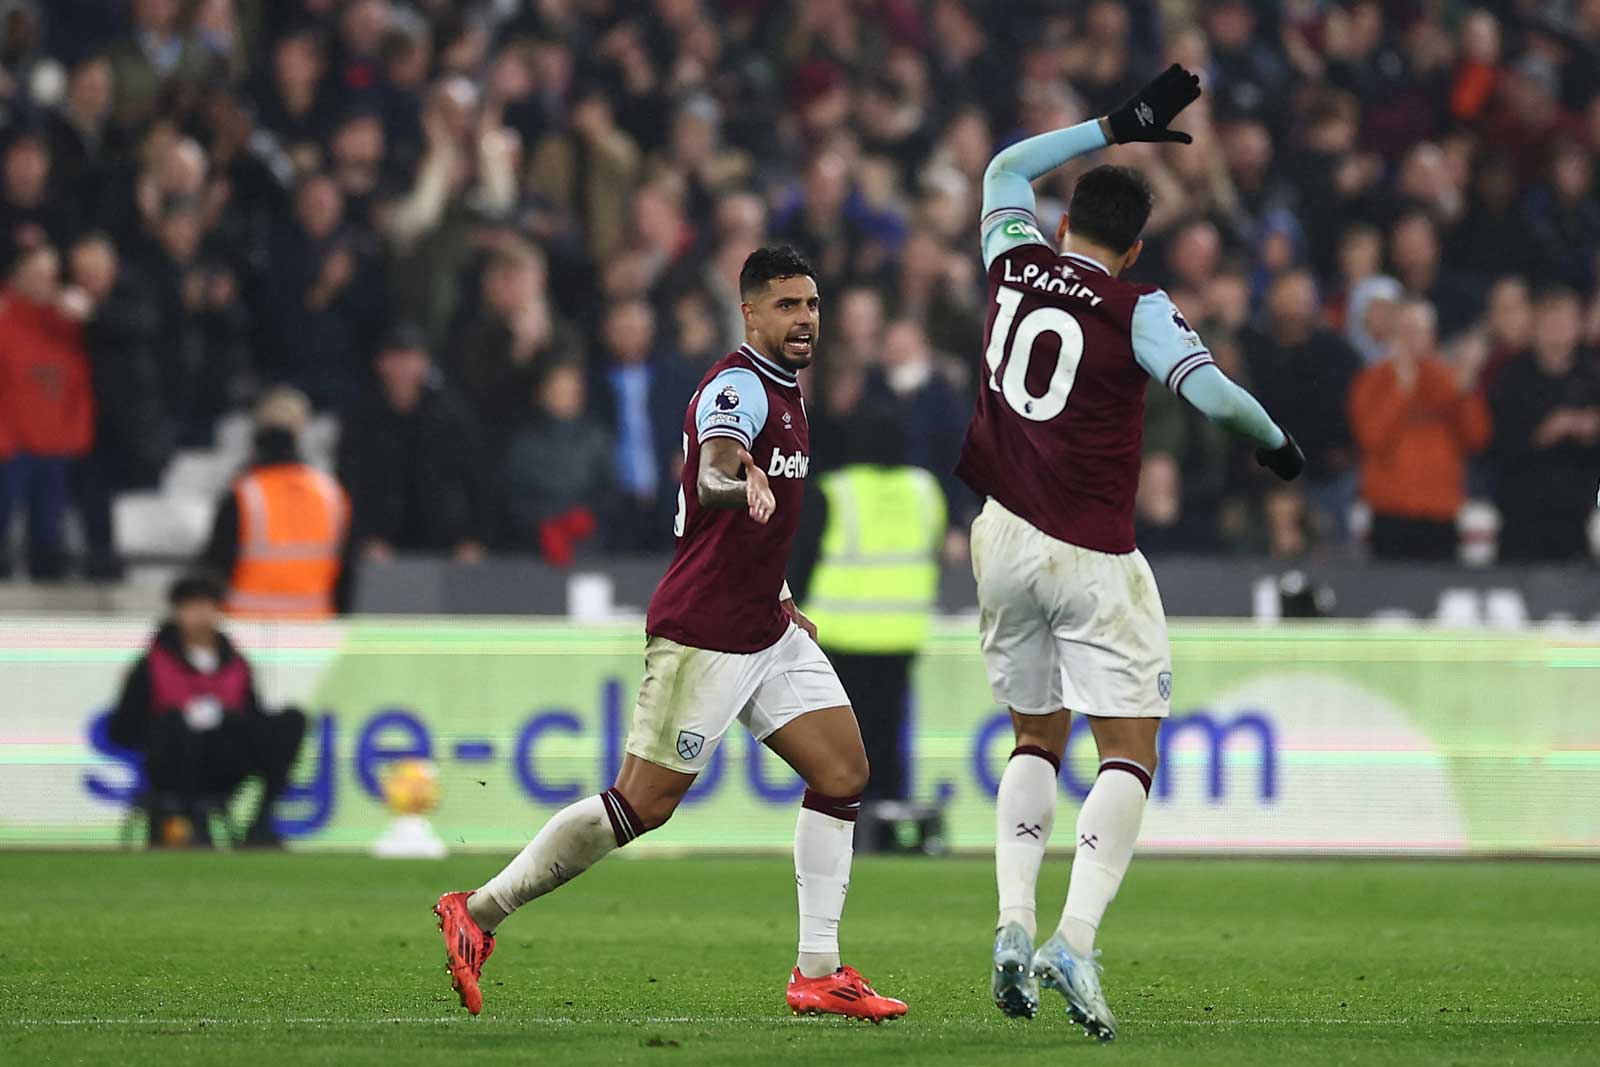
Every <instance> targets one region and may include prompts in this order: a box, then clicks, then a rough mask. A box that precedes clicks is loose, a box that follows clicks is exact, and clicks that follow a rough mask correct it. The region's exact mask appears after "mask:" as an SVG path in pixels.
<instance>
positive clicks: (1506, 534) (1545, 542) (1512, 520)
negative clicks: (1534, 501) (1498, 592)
mask: <svg viewBox="0 0 1600 1067" xmlns="http://www.w3.org/2000/svg"><path fill="white" fill-rule="evenodd" d="M1587 520H1588V516H1587V515H1585V514H1578V515H1572V516H1562V515H1559V514H1558V515H1554V516H1546V515H1537V516H1536V515H1528V514H1516V513H1514V512H1511V511H1508V510H1505V509H1502V510H1501V523H1502V524H1501V527H1500V562H1501V563H1559V562H1563V561H1567V560H1581V559H1584V558H1586V557H1587V556H1588V555H1589V531H1588V530H1587V529H1586V528H1585V524H1586V522H1587Z"/></svg>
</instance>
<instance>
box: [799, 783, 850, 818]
mask: <svg viewBox="0 0 1600 1067" xmlns="http://www.w3.org/2000/svg"><path fill="white" fill-rule="evenodd" d="M800 806H801V807H802V808H810V809H811V810H812V811H820V812H822V814H824V815H827V816H830V817H832V818H835V819H838V820H839V821H840V822H855V821H856V816H857V815H859V814H860V813H861V794H860V793H857V794H856V795H855V796H850V797H830V796H825V795H824V794H822V793H815V792H812V791H811V790H809V789H807V790H806V795H805V797H804V798H803V799H802V800H801V801H800Z"/></svg>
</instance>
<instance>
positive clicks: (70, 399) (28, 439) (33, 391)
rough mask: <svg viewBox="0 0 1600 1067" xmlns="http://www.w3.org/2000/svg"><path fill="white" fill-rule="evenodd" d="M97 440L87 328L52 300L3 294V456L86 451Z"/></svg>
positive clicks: (0, 452) (0, 310) (0, 425)
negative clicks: (36, 300) (85, 341)
mask: <svg viewBox="0 0 1600 1067" xmlns="http://www.w3.org/2000/svg"><path fill="white" fill-rule="evenodd" d="M93 444H94V394H93V392H92V391H91V389H90V384H89V359H88V357H87V356H86V355H85V354H84V351H83V332H82V330H81V329H80V328H79V326H78V324H77V323H76V322H74V321H73V320H72V319H70V318H68V317H67V316H66V315H64V314H62V313H61V312H60V311H58V310H57V309H56V308H55V307H53V306H51V305H49V304H35V303H34V302H32V301H31V300H24V299H23V298H22V297H20V296H18V295H17V294H16V293H14V292H7V293H5V294H4V296H0V460H3V459H8V458H10V457H11V456H13V455H16V454H18V453H22V454H24V455H30V456H56V457H59V456H81V455H84V454H86V453H87V452H88V451H89V448H90V446H92V445H93Z"/></svg>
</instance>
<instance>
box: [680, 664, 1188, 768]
mask: <svg viewBox="0 0 1600 1067" xmlns="http://www.w3.org/2000/svg"><path fill="white" fill-rule="evenodd" d="M1156 692H1158V693H1160V694H1161V699H1162V700H1171V699H1172V672H1171V671H1162V672H1161V673H1160V674H1158V675H1156ZM678 747H679V748H682V747H683V741H682V738H681V736H680V739H679V741H678ZM684 758H685V759H687V758H688V757H684Z"/></svg>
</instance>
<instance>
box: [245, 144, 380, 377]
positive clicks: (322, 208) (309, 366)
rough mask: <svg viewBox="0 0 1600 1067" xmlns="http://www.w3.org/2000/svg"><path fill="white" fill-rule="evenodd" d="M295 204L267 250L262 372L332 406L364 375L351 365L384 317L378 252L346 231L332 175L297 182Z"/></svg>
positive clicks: (359, 360)
mask: <svg viewBox="0 0 1600 1067" xmlns="http://www.w3.org/2000/svg"><path fill="white" fill-rule="evenodd" d="M294 202H295V218H294V222H293V224H292V225H289V226H286V227H283V228H282V229H281V230H280V231H279V233H278V234H277V237H276V239H275V240H274V241H273V244H272V248H271V250H270V252H269V266H268V272H267V278H266V286H267V291H268V296H267V301H268V302H267V321H266V322H265V323H264V324H263V325H264V326H266V331H265V333H266V335H267V337H268V338H269V340H268V352H266V353H263V355H264V356H265V360H264V367H263V369H264V370H265V371H266V372H267V373H268V374H270V375H272V376H273V377H274V378H276V379H277V380H279V381H284V382H288V383H289V384H291V385H294V386H295V387H297V388H299V389H300V390H302V391H303V392H304V393H305V394H306V395H307V396H308V397H310V398H311V402H312V403H313V404H315V405H316V406H317V407H338V406H339V405H341V404H343V403H345V402H346V401H348V400H349V398H350V397H351V396H352V395H353V393H354V392H355V390H356V387H357V384H358V382H359V381H360V380H361V379H362V378H364V377H365V376H364V375H361V374H358V372H357V368H358V367H360V366H361V365H362V363H363V362H364V360H365V359H366V358H367V357H368V355H369V354H370V353H371V351H372V344H373V341H374V340H375V339H376V337H375V335H376V333H377V331H378V329H379V326H380V323H381V321H382V315H383V308H384V303H385V301H384V296H383V284H382V278H381V277H380V275H379V270H378V265H377V263H375V262H374V260H373V256H374V254H375V251H376V250H375V249H373V248H370V247H368V246H367V244H366V243H365V242H364V241H362V240H361V235H360V234H357V233H354V232H351V231H349V230H347V229H346V227H345V225H344V194H343V193H342V192H341V191H340V189H339V184H338V183H337V182H336V181H334V179H333V178H332V177H330V176H328V175H326V174H321V173H313V174H311V175H310V176H308V177H306V178H304V179H302V180H301V182H300V185H299V188H298V189H297V190H296V191H295V198H294Z"/></svg>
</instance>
